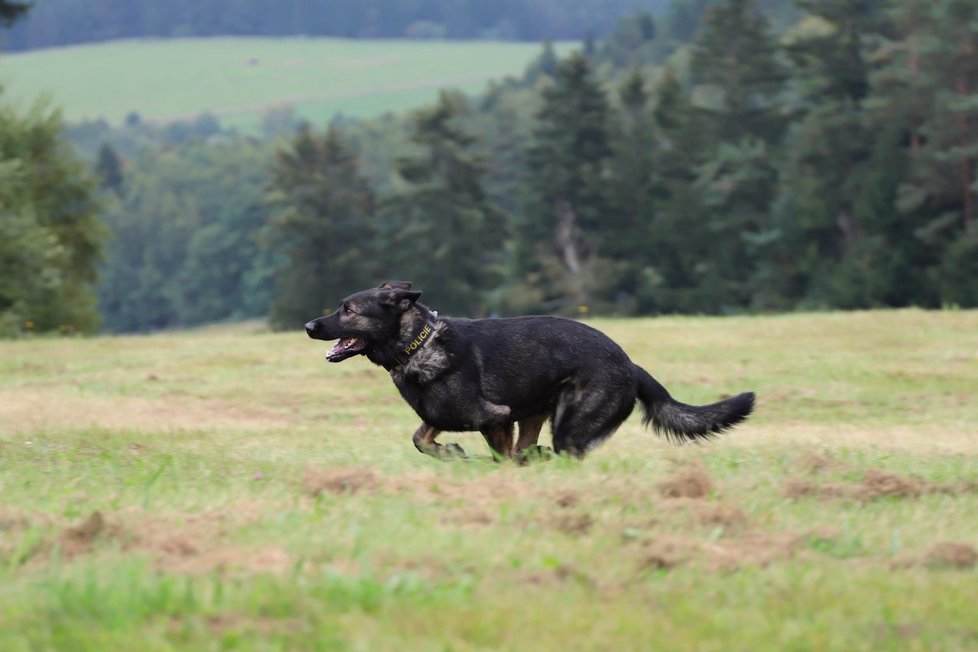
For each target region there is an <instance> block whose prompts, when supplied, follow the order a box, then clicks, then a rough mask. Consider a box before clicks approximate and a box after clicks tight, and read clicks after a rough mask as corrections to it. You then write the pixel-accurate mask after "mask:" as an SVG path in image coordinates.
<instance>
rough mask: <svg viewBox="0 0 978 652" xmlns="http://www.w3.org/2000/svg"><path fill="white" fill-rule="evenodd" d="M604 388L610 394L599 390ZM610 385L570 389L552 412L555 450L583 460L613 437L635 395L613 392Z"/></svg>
mask: <svg viewBox="0 0 978 652" xmlns="http://www.w3.org/2000/svg"><path fill="white" fill-rule="evenodd" d="M606 385H609V386H610V387H611V388H612V391H602V390H603V389H604V387H605V386H606ZM614 388H615V385H614V384H613V383H604V382H600V381H599V382H594V381H592V382H591V383H590V384H589V386H584V387H575V386H569V387H567V388H566V389H565V390H564V391H563V392H561V395H560V397H559V398H558V400H557V407H556V408H555V409H554V417H553V419H554V427H553V428H554V451H555V452H557V453H558V454H559V453H569V454H570V455H573V456H575V457H584V455H586V454H587V452H588V451H590V450H591V449H592V448H594V447H595V446H597V445H598V444H600V443H601V442H602V441H604V440H605V439H607V438H608V437H610V436H611V435H613V434H614V432H615V431H616V430H617V429H618V426H620V425H621V424H622V422H623V421H624V420H625V419H627V418H628V415H629V414H631V413H632V409H634V407H635V396H634V395H628V393H626V392H620V393H619V392H617V391H614Z"/></svg>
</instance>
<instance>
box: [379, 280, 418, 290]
mask: <svg viewBox="0 0 978 652" xmlns="http://www.w3.org/2000/svg"><path fill="white" fill-rule="evenodd" d="M377 289H378V290H410V289H411V282H410V281H384V282H383V283H381V284H380V285H378V286H377Z"/></svg>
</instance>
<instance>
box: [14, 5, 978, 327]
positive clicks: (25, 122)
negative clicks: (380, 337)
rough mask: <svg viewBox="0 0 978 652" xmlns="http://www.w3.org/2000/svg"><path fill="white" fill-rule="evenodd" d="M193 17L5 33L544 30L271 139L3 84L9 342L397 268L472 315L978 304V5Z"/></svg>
mask: <svg viewBox="0 0 978 652" xmlns="http://www.w3.org/2000/svg"><path fill="white" fill-rule="evenodd" d="M186 4H187V6H186V7H183V8H181V7H180V5H179V3H177V5H174V6H173V7H171V8H169V9H168V10H167V11H166V12H165V15H164V12H161V11H160V10H159V5H158V4H157V3H150V2H145V1H138V2H121V1H113V0H99V1H96V2H86V3H81V2H78V1H73V0H39V1H38V2H37V3H35V5H34V6H31V7H28V8H27V10H26V14H25V10H24V9H23V7H26V5H21V4H18V3H16V2H9V1H7V0H4V1H0V20H3V21H4V22H5V23H7V24H8V27H9V29H6V30H4V31H3V32H2V38H3V42H4V44H5V46H6V47H7V49H8V50H11V51H14V50H17V51H22V50H29V49H32V48H44V47H50V46H55V45H65V44H68V43H77V42H89V41H100V40H106V39H116V38H139V37H157V38H159V37H163V38H168V37H188V36H211V35H272V36H278V35H296V34H306V35H309V36H343V37H352V38H382V37H397V38H410V39H523V40H542V41H543V43H542V45H541V48H540V54H539V56H538V57H537V58H536V59H535V60H534V61H533V62H532V63H531V64H530V65H529V67H528V68H527V69H526V71H525V72H524V74H522V75H520V76H514V77H510V78H507V79H504V80H499V81H497V82H494V83H492V84H491V85H490V86H489V87H488V88H487V89H486V91H485V92H483V93H480V94H476V95H463V94H461V93H458V92H455V91H452V90H450V89H447V90H445V91H444V92H442V93H441V94H440V95H439V97H438V99H437V101H436V102H434V103H433V104H431V105H429V106H426V107H422V108H420V109H417V110H414V111H411V112H407V113H389V114H386V115H383V116H381V117H378V118H372V119H354V118H350V117H344V116H336V117H335V118H334V119H332V120H331V121H329V123H328V124H311V123H309V122H307V121H303V120H302V119H300V118H299V117H297V115H296V114H295V112H294V111H290V110H289V109H288V108H287V107H285V108H278V109H275V110H273V111H269V112H268V114H267V115H266V116H265V117H264V118H263V119H262V121H261V128H260V130H257V131H255V132H248V131H242V130H240V129H238V128H237V127H236V126H234V125H230V124H226V123H225V122H222V120H221V119H220V118H218V117H217V116H215V115H213V114H208V113H202V114H201V115H199V116H197V117H196V118H194V119H192V120H182V121H174V122H170V123H166V124H161V123H158V122H152V121H147V120H143V119H142V118H141V116H140V115H139V114H138V113H136V112H130V113H129V114H128V117H127V118H126V119H125V120H124V121H123V122H122V123H120V124H111V123H109V122H107V121H105V120H93V121H85V122H77V123H67V122H65V121H64V120H63V119H62V117H61V114H60V113H59V111H58V110H57V109H56V108H54V107H53V105H52V104H51V103H50V102H45V101H39V102H36V103H34V104H33V105H31V106H30V107H29V108H27V109H24V108H20V107H18V105H17V104H16V103H13V102H9V101H8V100H7V98H6V97H5V95H6V94H0V334H3V335H7V336H17V335H21V334H24V333H29V332H43V331H61V332H94V331H98V330H100V329H104V330H108V331H112V332H129V331H147V330H158V329H165V328H175V327H185V326H192V325H196V324H202V323H209V322H215V321H231V320H239V319H247V318H254V317H269V318H270V320H271V323H272V324H273V325H274V326H276V327H278V328H298V327H300V326H301V324H302V323H304V322H305V321H306V320H308V319H309V318H310V317H313V316H316V315H318V314H320V313H322V311H323V310H324V309H328V308H329V307H331V306H333V305H334V304H335V302H336V301H337V300H338V299H339V298H341V297H342V296H344V295H346V294H347V293H349V292H351V291H354V290H357V289H360V288H362V287H363V286H365V285H368V284H370V283H373V282H375V281H378V280H381V279H383V278H388V277H394V278H403V279H410V280H412V281H414V282H415V283H416V284H417V286H418V287H420V288H422V289H423V290H424V291H425V293H426V297H428V298H429V299H430V302H431V303H432V305H433V306H434V307H436V308H438V309H439V310H441V311H443V312H446V313H451V314H456V315H468V316H483V315H507V314H516V313H526V312H549V313H557V314H569V315H579V314H582V313H588V314H609V315H648V314H663V313H707V314H726V313H740V312H748V311H789V310H810V309H826V308H838V309H856V308H868V307H898V306H908V305H916V306H923V307H942V306H944V307H952V306H961V307H968V306H976V305H978V226H976V219H975V211H976V208H975V195H976V191H978V181H976V173H975V161H976V158H978V129H976V128H975V126H976V124H978V57H976V56H975V54H976V48H978V6H976V5H975V4H974V3H973V2H969V1H966V0H933V1H922V0H822V1H819V2H815V1H811V0H796V1H794V2H792V1H790V0H758V1H755V0H717V1H711V0H673V1H672V2H663V1H653V0H647V1H645V2H642V1H639V0H635V1H632V2H628V1H625V0H606V1H603V2H594V3H580V2H572V1H570V0H536V1H533V2H520V3H516V2H499V3H476V2H449V1H448V0H440V1H439V0H428V1H423V0H376V1H371V2H360V3H356V5H355V10H347V9H348V7H347V6H346V5H345V4H344V5H343V7H344V8H346V9H344V10H343V11H340V8H341V7H340V4H341V3H329V2H323V3H313V2H308V1H303V0H294V1H292V2H276V3H271V2H268V1H267V0H250V1H249V0H239V1H235V2H232V1H230V0H229V1H228V2H212V3H186ZM198 5H200V6H198ZM218 9H219V10H218ZM568 39H571V40H577V41H578V42H579V43H580V46H579V47H578V48H576V49H575V51H574V52H572V53H570V54H568V55H566V56H560V55H558V53H557V50H556V49H555V48H554V46H553V42H557V41H564V40H568ZM2 69H3V56H2V55H0V70H2ZM55 102H56V99H55Z"/></svg>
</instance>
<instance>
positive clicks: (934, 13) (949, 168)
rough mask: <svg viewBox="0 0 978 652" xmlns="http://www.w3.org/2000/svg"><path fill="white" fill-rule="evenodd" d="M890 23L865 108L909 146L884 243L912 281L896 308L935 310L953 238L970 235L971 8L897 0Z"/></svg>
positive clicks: (976, 75)
mask: <svg viewBox="0 0 978 652" xmlns="http://www.w3.org/2000/svg"><path fill="white" fill-rule="evenodd" d="M890 17H891V19H892V21H893V23H894V24H895V25H896V26H897V28H898V30H899V31H898V38H896V39H895V40H893V41H891V42H890V43H888V44H887V47H886V48H884V49H883V50H882V52H881V56H882V57H883V59H884V63H885V66H884V67H883V69H882V70H881V71H880V73H879V75H877V77H876V80H875V81H876V83H875V85H874V88H873V107H874V109H875V110H876V111H877V113H878V115H880V116H881V117H883V118H885V119H888V120H889V121H890V123H891V124H895V125H896V126H898V127H899V128H901V129H902V131H903V133H905V134H906V136H905V140H906V143H907V147H908V150H909V159H910V160H909V172H908V175H907V178H906V179H905V180H904V183H903V184H902V185H901V187H900V191H899V194H898V198H897V207H898V209H899V211H900V213H901V215H902V217H903V222H904V223H905V224H906V227H905V228H903V229H901V230H900V231H898V232H896V233H894V234H893V236H894V237H892V238H891V240H890V243H891V246H893V247H897V248H899V249H900V250H901V251H902V252H903V253H904V259H905V260H906V264H907V265H908V267H909V268H910V269H911V270H913V271H915V272H916V274H915V275H914V276H911V275H910V274H909V271H910V270H908V273H907V274H906V275H905V276H906V277H907V278H914V279H915V281H916V282H915V283H914V284H913V285H908V286H907V287H906V288H905V290H904V292H903V296H902V298H901V301H900V303H899V304H898V305H904V304H907V303H913V304H918V305H938V304H939V303H940V302H941V301H942V300H945V298H946V297H947V296H949V295H948V288H952V287H954V283H953V282H952V281H950V280H948V279H949V278H950V277H949V276H948V274H949V273H951V272H950V269H951V267H952V265H951V263H949V262H948V260H949V259H955V260H958V259H959V258H960V256H961V252H962V251H963V250H967V247H966V246H965V245H961V244H958V242H959V241H960V240H961V239H965V240H969V239H970V238H971V237H972V233H973V228H974V226H973V225H974V224H975V220H976V213H978V208H976V199H978V198H976V192H978V172H976V161H978V56H976V55H978V6H975V5H974V3H972V2H968V1H967V0H937V1H934V2H922V1H921V0H900V1H899V2H896V3H895V5H894V7H893V9H892V11H891V13H890ZM901 233H910V234H912V235H911V236H909V237H900V238H899V239H898V236H900V235H901ZM969 241H970V240H969ZM953 276H954V275H953V274H952V277H953ZM918 279H920V280H918ZM921 280H923V281H928V280H929V281H930V283H929V284H927V283H926V282H921ZM946 300H952V299H946Z"/></svg>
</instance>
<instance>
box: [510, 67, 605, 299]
mask: <svg viewBox="0 0 978 652" xmlns="http://www.w3.org/2000/svg"><path fill="white" fill-rule="evenodd" d="M608 113H609V109H608V101H607V98H606V97H605V94H604V91H603V90H602V89H601V86H600V85H599V84H598V82H597V81H596V80H595V78H594V73H593V70H592V68H591V65H590V63H589V62H588V59H587V58H586V57H585V56H584V55H582V54H580V53H575V54H572V55H571V56H570V57H568V58H567V59H565V60H564V61H562V62H561V64H560V65H559V66H558V68H557V72H556V75H555V78H554V83H553V85H552V86H549V87H547V88H546V89H545V90H544V91H543V107H542V109H541V110H540V112H539V113H538V114H537V126H536V128H535V130H534V133H533V143H532V144H531V146H530V148H529V150H528V153H527V156H528V161H529V171H530V174H529V178H528V186H529V189H530V191H531V193H532V199H531V200H530V201H529V202H528V206H527V208H526V209H525V211H524V215H523V216H522V223H521V224H520V225H519V229H518V231H519V233H518V236H519V243H518V252H517V258H518V261H519V263H520V265H521V266H520V268H519V273H520V275H521V276H522V277H523V280H524V281H526V282H527V283H526V284H525V285H524V287H526V286H527V285H528V286H529V287H532V288H535V291H534V292H531V293H529V294H527V295H526V297H525V298H524V299H523V301H524V303H526V304H530V305H536V306H538V307H544V308H547V309H554V308H558V309H563V310H565V311H568V310H575V309H576V308H577V307H578V306H586V305H587V304H588V302H589V301H590V300H591V296H592V293H593V290H594V288H595V286H596V283H597V281H596V278H595V269H594V268H595V263H596V260H595V253H596V252H595V251H594V248H593V245H592V244H591V243H592V242H593V237H592V236H594V234H596V233H597V232H598V231H600V229H601V226H602V219H603V216H604V214H605V208H606V197H605V192H604V187H603V177H604V174H605V170H606V166H607V160H608V156H609V155H610V144H609V135H608Z"/></svg>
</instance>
